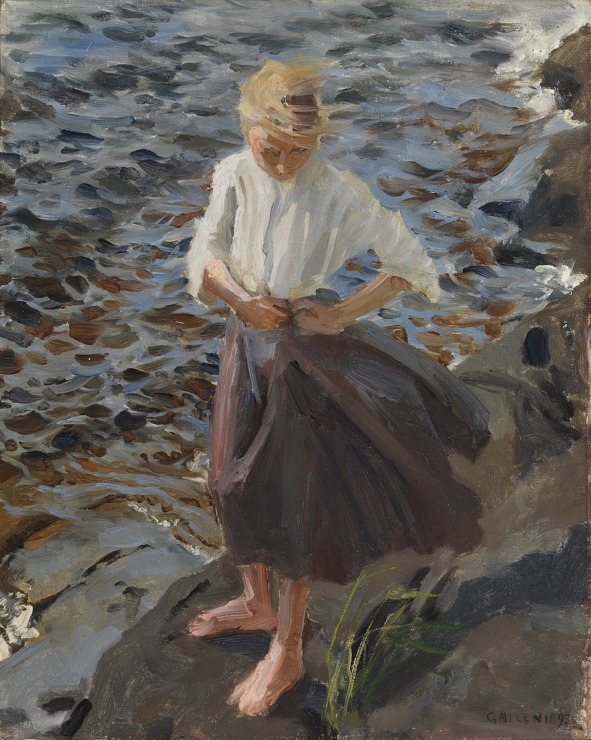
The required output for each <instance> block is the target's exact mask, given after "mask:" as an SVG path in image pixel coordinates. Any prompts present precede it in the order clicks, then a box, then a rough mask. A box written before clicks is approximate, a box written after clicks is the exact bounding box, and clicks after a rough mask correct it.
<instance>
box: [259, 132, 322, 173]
mask: <svg viewBox="0 0 591 740" xmlns="http://www.w3.org/2000/svg"><path fill="white" fill-rule="evenodd" d="M248 143H249V144H250V148H251V149H252V153H253V154H254V158H255V160H256V162H257V164H258V165H259V167H261V168H262V169H263V170H265V172H266V173H267V174H269V175H271V177H274V178H275V179H276V180H289V179H290V178H291V177H293V176H294V175H295V173H296V172H297V171H298V170H299V169H300V167H302V166H303V165H304V164H306V162H307V161H308V160H309V159H310V157H311V156H312V153H313V152H314V151H316V149H318V144H319V140H318V138H317V137H316V136H310V137H306V138H305V139H304V138H303V137H302V141H300V140H299V138H298V139H287V138H285V139H283V138H279V137H278V136H276V135H275V134H273V133H272V132H271V131H269V130H268V129H267V128H265V127H264V126H255V127H254V128H252V129H251V130H250V131H249V132H248Z"/></svg>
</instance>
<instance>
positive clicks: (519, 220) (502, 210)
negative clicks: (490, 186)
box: [479, 200, 525, 226]
mask: <svg viewBox="0 0 591 740" xmlns="http://www.w3.org/2000/svg"><path fill="white" fill-rule="evenodd" d="M479 210H480V211H482V212H483V213H486V215H487V216H496V217H497V218H505V219H507V221H512V222H513V223H515V224H517V225H518V226H523V213H524V210H525V202H524V201H522V200H495V201H491V202H490V203H485V204H484V205H483V206H480V208H479Z"/></svg>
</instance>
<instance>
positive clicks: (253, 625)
mask: <svg viewBox="0 0 591 740" xmlns="http://www.w3.org/2000/svg"><path fill="white" fill-rule="evenodd" d="M276 629H277V612H276V611H275V609H273V607H272V606H271V605H270V604H261V603H259V602H256V601H254V600H252V599H247V598H246V597H245V596H239V597H238V598H237V599H232V601H229V602H228V603H227V604H224V605H223V606H219V607H217V608H216V609H207V610H206V611H203V612H201V614H200V615H199V616H198V617H197V619H195V620H194V621H193V622H191V624H190V625H189V627H188V632H189V633H190V634H191V635H193V636H194V637H219V635H224V634H227V633H228V632H259V631H262V632H273V631H274V630H276Z"/></svg>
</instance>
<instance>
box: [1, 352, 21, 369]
mask: <svg viewBox="0 0 591 740" xmlns="http://www.w3.org/2000/svg"><path fill="white" fill-rule="evenodd" d="M22 369H23V361H22V359H21V358H20V356H19V355H17V354H16V353H15V352H14V351H13V350H11V349H0V375H14V374H16V373H20V371H21V370H22Z"/></svg>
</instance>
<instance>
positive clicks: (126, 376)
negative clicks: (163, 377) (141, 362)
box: [122, 367, 149, 383]
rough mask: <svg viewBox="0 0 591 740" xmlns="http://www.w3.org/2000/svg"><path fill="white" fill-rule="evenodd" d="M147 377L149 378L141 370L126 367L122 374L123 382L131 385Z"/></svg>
mask: <svg viewBox="0 0 591 740" xmlns="http://www.w3.org/2000/svg"><path fill="white" fill-rule="evenodd" d="M147 377H149V373H146V372H144V371H143V370H139V369H138V368H135V367H128V368H126V369H125V370H124V371H123V373H122V378H123V380H127V381H129V382H132V383H134V382H136V381H138V380H143V379H144V378H147Z"/></svg>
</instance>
